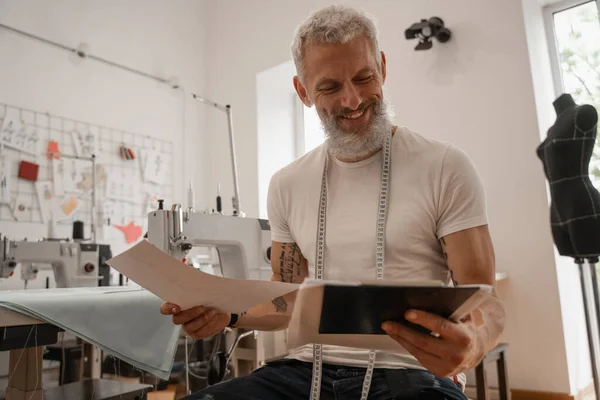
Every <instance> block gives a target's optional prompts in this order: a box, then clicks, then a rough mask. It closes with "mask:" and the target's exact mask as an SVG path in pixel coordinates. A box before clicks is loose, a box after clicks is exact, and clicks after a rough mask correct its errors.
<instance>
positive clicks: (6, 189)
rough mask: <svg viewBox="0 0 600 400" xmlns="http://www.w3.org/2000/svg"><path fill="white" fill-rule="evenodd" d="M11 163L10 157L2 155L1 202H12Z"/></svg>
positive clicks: (0, 163) (0, 168) (0, 164)
mask: <svg viewBox="0 0 600 400" xmlns="http://www.w3.org/2000/svg"><path fill="white" fill-rule="evenodd" d="M11 165H12V164H11V162H10V160H9V159H8V158H6V157H0V204H3V203H4V204H10V197H11V192H10V191H11V180H12V176H11Z"/></svg>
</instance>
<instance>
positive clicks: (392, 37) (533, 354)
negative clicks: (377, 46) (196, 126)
mask: <svg viewBox="0 0 600 400" xmlns="http://www.w3.org/2000/svg"><path fill="white" fill-rule="evenodd" d="M328 3H330V2H328V1H324V0H323V1H319V0H311V1H302V2H281V1H274V0H254V1H252V2H246V1H241V0H238V1H234V0H218V1H216V0H212V1H208V2H207V7H208V8H207V12H208V14H209V16H210V17H209V18H208V29H209V31H210V32H211V35H213V37H216V38H218V40H213V41H210V42H208V43H207V53H206V54H207V60H209V63H208V64H207V73H208V77H210V79H209V80H208V86H207V93H210V94H211V95H212V96H214V97H215V98H218V99H219V100H220V101H223V102H230V103H231V104H232V105H233V107H234V118H235V120H234V124H235V125H236V140H237V151H238V162H239V166H240V179H241V195H242V202H243V209H244V211H246V213H247V214H249V215H257V213H258V210H259V204H258V199H259V196H258V187H259V186H258V174H257V168H258V167H257V166H258V164H259V163H258V159H257V143H258V137H259V132H257V111H256V110H257V100H256V98H257V93H256V90H257V89H256V79H257V75H258V74H259V73H261V72H262V71H264V70H267V69H269V68H271V67H273V66H276V65H279V64H281V63H283V62H286V61H288V60H289V59H290V54H289V45H290V43H291V40H292V34H293V30H294V28H295V26H296V24H297V23H299V22H300V20H301V19H303V18H304V17H305V16H306V15H307V14H308V12H309V11H310V10H311V9H313V8H315V7H318V6H322V5H325V4H328ZM344 3H347V4H351V5H355V6H359V7H364V8H365V9H366V10H367V11H368V12H370V13H372V14H374V15H375V16H376V17H377V18H378V20H379V24H380V29H381V47H382V49H383V50H384V51H386V53H387V56H388V81H387V84H386V88H387V90H388V93H389V95H390V96H391V98H392V100H393V103H394V104H395V107H396V111H397V121H398V123H400V124H403V125H408V126H410V127H412V128H413V129H416V130H417V131H419V132H422V133H423V134H425V135H429V136H434V137H437V138H440V139H444V140H448V141H451V142H454V143H455V144H456V145H458V146H460V147H462V148H464V149H465V150H466V151H467V152H468V153H469V154H470V156H471V157H472V159H473V161H474V162H475V164H476V165H477V167H478V169H479V171H480V172H481V175H482V176H483V179H484V181H485V186H486V190H487V196H488V207H489V219H490V225H491V231H492V234H493V239H494V243H495V246H496V252H497V266H498V269H499V270H503V271H507V272H508V274H509V280H508V281H507V282H505V283H504V284H503V286H505V287H504V288H502V291H501V295H502V296H503V298H504V300H505V302H506V306H507V310H508V319H507V325H506V335H505V340H507V341H509V342H510V354H509V357H510V358H509V367H508V368H509V375H510V382H511V386H512V387H513V388H517V389H530V390H543V391H553V392H563V393H569V392H570V391H571V384H570V382H569V373H568V370H567V356H566V351H565V338H564V333H563V322H562V319H561V303H560V299H559V289H558V284H557V273H556V266H555V265H556V264H555V259H554V253H553V247H552V239H551V235H550V229H549V220H548V211H547V208H548V203H547V195H546V192H545V179H544V176H543V172H542V169H541V164H540V162H539V161H538V160H537V158H536V155H535V148H536V146H537V145H538V144H539V142H540V134H539V132H540V129H539V127H538V123H537V118H536V103H535V98H534V93H533V86H532V78H531V73H530V65H529V59H528V58H529V54H528V49H527V42H526V35H525V28H524V23H523V21H524V20H523V12H522V7H521V2H520V1H519V0H505V1H501V2H499V1H496V0H457V1H453V2H447V1H445V0H432V1H427V2H416V1H413V2H408V1H405V2H399V1H385V0H378V1H377V0H376V1H359V0H355V1H345V2H344ZM434 15H436V16H440V17H442V18H443V19H444V20H446V22H447V24H448V25H449V27H450V28H451V29H452V30H453V32H454V40H452V41H451V42H450V43H448V44H446V45H439V44H435V46H434V49H432V50H431V51H427V52H420V53H418V52H415V51H413V48H414V46H415V43H414V42H409V41H406V40H405V39H404V29H405V28H407V27H408V26H409V25H410V24H412V23H414V22H416V21H418V20H419V19H420V18H428V17H431V16H434ZM233 27H234V29H232V28H233ZM241 32H243V34H240V33H241ZM290 85H291V77H290ZM208 126H209V128H210V129H209V131H210V132H211V135H210V137H209V139H208V140H209V143H210V147H211V149H212V152H211V156H210V157H211V158H210V164H211V165H212V166H213V167H214V171H215V173H214V174H212V176H211V177H210V178H209V182H212V183H210V184H209V187H211V186H216V182H221V184H222V187H223V192H225V193H224V195H225V197H226V198H228V197H229V196H230V195H231V189H230V182H231V178H230V172H229V171H230V168H229V167H228V159H227V157H226V156H225V155H226V154H228V153H227V151H228V150H227V149H228V147H227V140H226V135H225V134H224V133H223V132H226V131H224V129H225V128H226V125H225V123H224V121H223V123H221V122H210V121H209V125H208ZM226 205H227V206H229V205H228V204H226ZM228 210H230V208H228ZM534 287H535V289H534Z"/></svg>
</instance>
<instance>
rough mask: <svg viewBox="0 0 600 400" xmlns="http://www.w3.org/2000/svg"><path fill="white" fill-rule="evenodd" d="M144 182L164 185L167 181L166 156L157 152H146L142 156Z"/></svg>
mask: <svg viewBox="0 0 600 400" xmlns="http://www.w3.org/2000/svg"><path fill="white" fill-rule="evenodd" d="M142 171H143V173H144V182H152V183H156V184H158V185H162V184H164V183H165V182H166V179H167V163H166V160H165V159H164V156H163V155H162V154H161V153H160V152H158V151H156V150H146V151H144V153H143V154H142Z"/></svg>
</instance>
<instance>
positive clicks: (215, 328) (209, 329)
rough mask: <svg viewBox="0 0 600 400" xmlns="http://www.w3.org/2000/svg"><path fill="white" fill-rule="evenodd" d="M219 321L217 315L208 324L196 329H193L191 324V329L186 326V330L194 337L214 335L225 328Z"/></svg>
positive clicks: (202, 337) (200, 337)
mask: <svg viewBox="0 0 600 400" xmlns="http://www.w3.org/2000/svg"><path fill="white" fill-rule="evenodd" d="M218 322H219V321H218V318H217V316H213V317H212V318H211V319H210V320H209V321H208V322H207V323H206V324H204V325H203V326H201V327H199V328H198V329H196V330H193V329H194V327H192V326H191V325H190V329H189V330H188V329H186V328H184V330H185V331H186V332H187V333H188V335H190V336H191V337H193V338H194V339H204V338H207V337H211V336H214V335H216V334H217V333H219V332H221V331H222V330H223V327H222V326H219V324H218Z"/></svg>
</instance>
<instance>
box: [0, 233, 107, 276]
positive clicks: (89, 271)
mask: <svg viewBox="0 0 600 400" xmlns="http://www.w3.org/2000/svg"><path fill="white" fill-rule="evenodd" d="M0 246H1V247H0V254H1V256H2V258H1V259H0V278H8V277H10V276H11V275H12V274H13V272H14V269H15V267H16V266H17V264H21V265H22V270H21V279H23V280H24V281H27V280H30V279H35V278H36V275H37V272H38V271H39V269H41V268H44V267H45V266H49V268H51V269H52V270H53V272H54V278H55V280H56V286H57V287H59V288H68V287H89V286H99V285H100V286H105V285H108V284H109V282H110V269H109V267H108V265H107V264H106V261H107V260H108V259H110V258H111V257H112V254H111V251H110V246H108V245H102V244H95V243H83V242H80V241H75V240H65V239H61V240H54V239H46V240H40V241H28V240H20V241H14V240H10V239H8V237H4V238H3V240H2V241H1V243H0Z"/></svg>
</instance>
